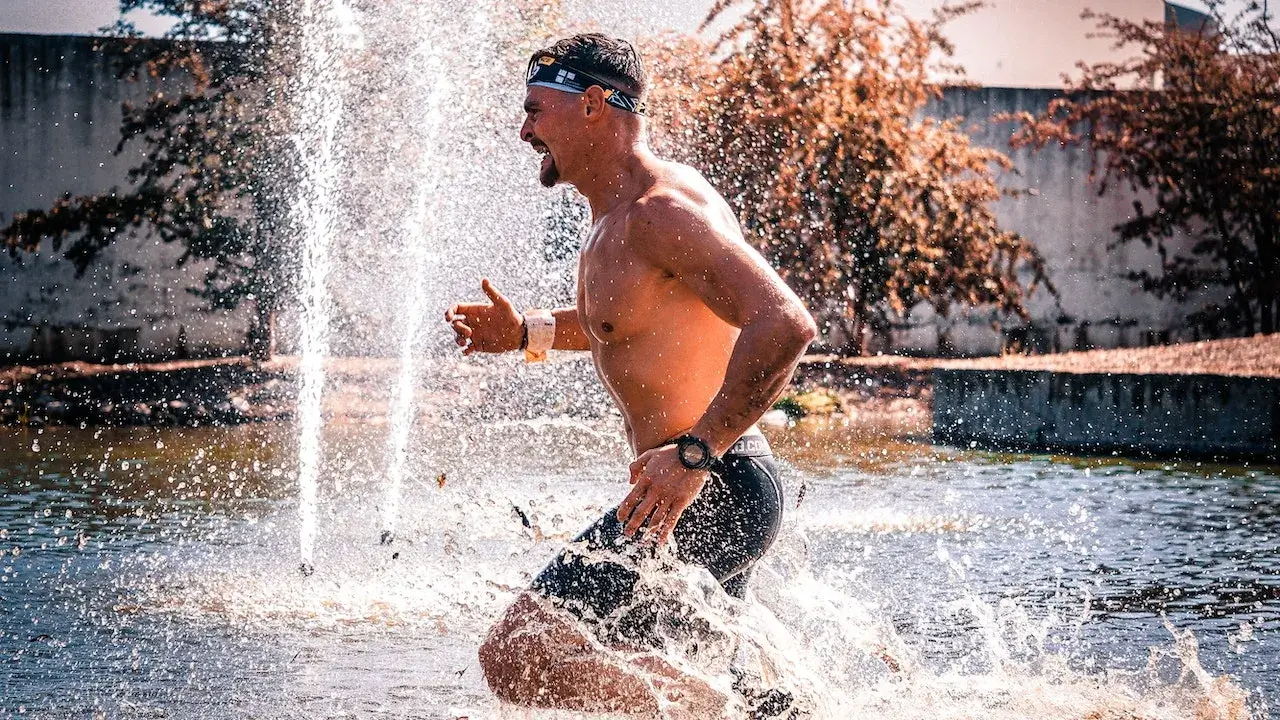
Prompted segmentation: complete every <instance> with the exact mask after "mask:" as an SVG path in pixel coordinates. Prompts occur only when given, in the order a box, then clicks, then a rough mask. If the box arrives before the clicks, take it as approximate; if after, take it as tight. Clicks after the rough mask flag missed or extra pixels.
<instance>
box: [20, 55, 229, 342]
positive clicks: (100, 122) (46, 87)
mask: <svg viewBox="0 0 1280 720" xmlns="http://www.w3.org/2000/svg"><path fill="white" fill-rule="evenodd" d="M96 42H102V40H100V39H98V40H95V39H91V38H84V37H68V36H41V35H13V34H0V224H7V222H8V221H9V220H10V219H12V217H13V214H14V213H15V212H21V211H24V210H29V209H44V208H48V207H50V206H51V205H52V203H53V201H54V200H55V199H56V198H58V197H59V196H60V195H62V194H63V193H65V192H68V191H69V192H72V193H74V194H87V193H98V192H104V191H109V190H111V189H112V188H116V187H121V188H122V187H126V186H127V183H128V179H127V172H128V169H129V168H130V167H132V166H133V165H134V164H136V161H137V159H138V153H139V152H140V147H141V146H139V145H130V146H129V147H128V149H127V150H126V152H124V153H123V154H121V155H120V156H116V155H114V154H113V152H112V151H113V150H114V149H115V147H116V144H117V142H118V141H119V138H120V120H121V103H122V102H124V101H126V100H132V101H134V102H143V101H144V100H145V99H146V97H147V93H148V92H149V90H150V89H151V88H150V87H148V86H147V85H145V84H139V83H129V82H124V81H121V80H119V79H117V77H116V73H115V66H114V59H113V58H114V57H115V55H114V53H113V50H115V49H118V47H119V46H118V45H115V44H108V45H107V46H106V47H107V52H98V51H95V50H94V44H95V43H96ZM180 254H181V248H179V247H172V246H166V245H163V244H161V243H159V242H158V241H156V240H155V239H153V238H150V237H140V238H137V239H133V240H126V241H123V242H121V243H120V244H118V245H117V246H115V247H113V248H111V249H110V250H108V251H107V252H106V253H104V255H103V256H102V257H101V259H100V260H99V262H98V263H97V264H95V265H94V266H93V267H92V268H90V270H89V271H88V273H87V274H86V275H85V276H84V277H83V278H78V279H77V278H75V276H74V272H73V268H72V267H71V266H70V264H69V263H66V262H65V261H63V260H62V259H61V258H59V257H58V256H57V255H56V254H55V253H53V252H52V249H51V248H49V247H45V248H42V249H41V252H39V253H37V254H34V255H22V256H21V257H20V259H18V260H15V259H12V258H10V257H8V256H4V255H0V362H6V361H12V360H15V359H20V358H26V357H30V356H32V355H35V356H44V357H46V358H49V359H58V358H65V357H85V358H90V359H98V358H112V359H132V358H136V357H170V356H175V355H195V356H200V355H217V354H225V353H236V352H239V351H240V349H241V347H242V346H243V342H244V336H245V332H246V330H247V322H248V318H247V315H246V314H245V313H240V312H238V313H225V312H223V313H210V312H205V311H204V310H203V305H202V302H201V301H200V300H199V299H198V298H196V297H194V296H192V295H191V294H190V293H189V292H187V289H188V288H193V287H198V286H199V285H200V282H201V278H202V277H203V271H204V266H202V265H189V266H187V267H184V268H177V267H176V266H175V261H176V259H177V258H178V256H179V255H180Z"/></svg>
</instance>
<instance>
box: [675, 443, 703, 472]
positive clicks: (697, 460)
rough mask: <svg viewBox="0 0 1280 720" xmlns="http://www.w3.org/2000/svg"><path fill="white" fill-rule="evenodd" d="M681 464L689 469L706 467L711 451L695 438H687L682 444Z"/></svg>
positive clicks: (680, 448) (680, 447)
mask: <svg viewBox="0 0 1280 720" xmlns="http://www.w3.org/2000/svg"><path fill="white" fill-rule="evenodd" d="M679 450H680V462H681V463H683V464H684V465H685V467H688V468H701V467H703V466H705V465H706V463H707V457H708V455H709V454H710V451H709V450H708V449H707V447H706V446H705V445H703V444H702V443H701V442H699V441H698V440H696V439H694V438H687V439H685V440H682V441H681V442H680V446H679Z"/></svg>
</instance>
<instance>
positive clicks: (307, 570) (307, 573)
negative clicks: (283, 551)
mask: <svg viewBox="0 0 1280 720" xmlns="http://www.w3.org/2000/svg"><path fill="white" fill-rule="evenodd" d="M298 570H299V571H300V572H301V573H302V576H303V577H311V576H312V575H314V574H315V572H316V568H315V566H314V565H312V564H311V563H306V562H304V563H302V564H301V565H299V566H298Z"/></svg>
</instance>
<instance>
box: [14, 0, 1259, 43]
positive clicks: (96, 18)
mask: <svg viewBox="0 0 1280 720" xmlns="http://www.w3.org/2000/svg"><path fill="white" fill-rule="evenodd" d="M1056 1H1057V0H1023V2H1024V3H1027V4H1036V3H1053V2H1056ZM1157 1H1158V0H1157ZM1238 2H1243V0H1238ZM931 3H932V0H926V4H931ZM1114 3H1115V0H1093V2H1092V3H1090V5H1091V6H1092V7H1095V8H1097V9H1100V10H1101V9H1105V8H1106V7H1107V6H1108V5H1111V4H1114ZM617 4H618V5H633V6H640V5H645V6H653V5H654V4H657V5H664V6H669V7H670V9H671V13H670V14H669V15H668V17H669V18H670V19H671V20H672V23H673V24H674V25H678V26H687V25H691V24H694V23H696V22H697V20H698V19H699V18H700V16H701V14H702V12H703V11H702V10H701V9H702V8H705V7H708V6H710V4H711V3H710V0H691V1H686V2H657V3H654V2H652V0H650V1H649V2H643V1H642V2H636V3H621V2H620V3H617ZM907 4H908V5H913V4H918V3H913V2H908V3H907ZM1179 4H1183V5H1187V6H1189V7H1198V6H1200V3H1199V2H1198V0H1184V1H1182V2H1179ZM117 7H118V3H117V2H116V0H0V32H24V33H45V34H63V33H70V34H75V35H90V34H96V31H97V30H98V28H100V27H102V26H104V25H109V24H111V23H113V22H115V19H116V17H117ZM677 7H680V8H681V9H682V10H683V12H679V11H675V8H677ZM664 9H665V8H664ZM650 13H651V10H646V11H645V14H650ZM133 19H134V20H135V22H137V23H138V26H139V27H140V28H142V29H143V31H144V32H151V33H156V34H158V33H160V32H163V31H164V29H165V27H167V24H166V23H165V22H164V21H162V20H159V19H157V18H154V17H149V16H143V15H139V16H138V17H135V18H133ZM681 29H685V28H684V27H681Z"/></svg>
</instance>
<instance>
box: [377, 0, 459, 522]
mask: <svg viewBox="0 0 1280 720" xmlns="http://www.w3.org/2000/svg"><path fill="white" fill-rule="evenodd" d="M482 15H483V12H482V11H477V12H474V13H472V14H471V15H469V17H470V18H471V20H470V22H468V23H467V25H466V27H464V28H463V29H462V32H461V33H460V36H461V37H467V36H469V35H470V34H471V31H472V29H473V28H475V27H476V26H477V25H478V24H480V23H478V22H477V20H476V19H477V18H479V17H481V16H482ZM424 25H425V23H424ZM460 45H461V46H463V47H465V46H466V45H467V43H465V42H464V43H460ZM449 46H450V44H446V43H445V42H442V41H441V38H438V37H436V36H435V35H434V34H433V33H429V32H423V33H422V35H421V37H420V39H419V41H418V45H417V47H416V48H415V52H414V55H413V57H412V58H411V59H410V62H409V66H408V67H409V68H410V69H411V72H412V73H413V76H414V77H415V78H417V79H418V80H417V85H418V86H419V87H418V92H417V93H415V94H417V95H418V96H419V97H420V98H421V99H420V100H419V101H418V105H419V107H420V108H421V110H420V113H419V117H418V118H416V122H415V123H414V125H415V126H416V127H417V128H418V131H419V134H418V136H417V137H416V138H415V140H416V145H417V147H418V149H419V158H418V165H417V173H416V177H415V178H414V179H415V180H416V182H417V190H416V193H415V198H414V204H413V208H412V211H411V212H410V213H409V215H408V216H407V217H406V218H405V226H404V237H405V243H406V245H407V249H408V252H407V253H406V255H407V257H406V263H405V266H406V268H407V269H408V282H409V288H408V293H407V295H406V296H405V298H404V301H403V305H402V310H401V312H402V317H403V323H404V327H403V329H402V331H401V333H402V334H401V339H400V372H399V375H398V376H397V380H396V391H395V398H394V400H393V401H392V404H391V409H390V420H391V434H390V436H389V438H388V448H387V449H388V453H387V454H388V463H387V497H386V500H385V501H384V504H383V508H382V543H383V544H389V543H390V542H391V541H392V539H393V538H394V537H395V533H396V525H397V522H398V516H399V510H400V502H401V500H400V498H401V492H402V487H403V485H404V476H405V465H406V462H407V459H408V455H409V438H410V435H411V433H412V430H413V424H414V422H413V421H414V417H415V414H416V412H415V411H416V408H415V405H414V389H415V387H416V385H417V382H418V373H417V370H418V364H417V354H418V352H419V342H418V341H419V335H420V334H421V330H422V323H423V319H424V317H425V316H426V310H427V284H428V277H427V275H428V265H429V263H431V262H432V261H433V260H438V259H439V257H440V254H439V252H436V251H434V250H435V247H436V245H437V242H438V237H439V234H438V231H439V223H438V222H437V218H438V217H439V213H440V210H441V204H442V199H443V198H444V197H445V193H444V192H443V190H444V188H443V187H442V185H443V182H442V178H444V177H445V174H444V172H443V171H442V169H443V168H444V167H445V166H446V162H445V161H446V159H447V158H446V154H445V151H444V145H445V144H444V142H443V141H442V140H443V139H442V137H441V125H442V123H443V121H444V115H445V113H444V110H443V108H442V107H441V105H442V102H443V101H444V99H445V98H448V97H450V96H451V95H452V94H453V93H454V92H455V91H456V88H455V87H454V85H453V83H452V81H451V77H452V76H451V75H450V73H448V72H447V71H446V63H445V57H446V56H445V51H446V48H448V47H449Z"/></svg>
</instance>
